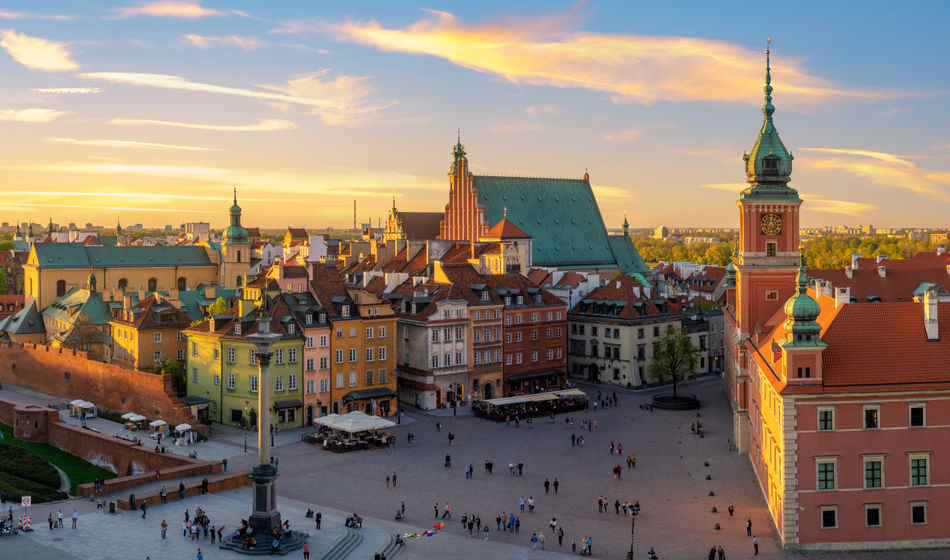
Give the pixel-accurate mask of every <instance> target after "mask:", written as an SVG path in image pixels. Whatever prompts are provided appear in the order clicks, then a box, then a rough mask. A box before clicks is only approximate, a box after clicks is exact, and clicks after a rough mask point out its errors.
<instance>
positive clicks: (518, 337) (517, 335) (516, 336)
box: [515, 331, 521, 342]
mask: <svg viewBox="0 0 950 560" xmlns="http://www.w3.org/2000/svg"><path fill="white" fill-rule="evenodd" d="M515 342H521V331H518V332H516V333H515Z"/></svg>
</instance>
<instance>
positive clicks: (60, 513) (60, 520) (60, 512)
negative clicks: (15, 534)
mask: <svg viewBox="0 0 950 560" xmlns="http://www.w3.org/2000/svg"><path fill="white" fill-rule="evenodd" d="M10 517H13V516H12V514H11V516H10ZM56 521H57V523H59V528H60V529H62V528H63V526H64V525H63V510H58V511H57V512H56Z"/></svg>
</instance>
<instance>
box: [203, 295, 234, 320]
mask: <svg viewBox="0 0 950 560" xmlns="http://www.w3.org/2000/svg"><path fill="white" fill-rule="evenodd" d="M228 309H229V307H228V300H226V299H224V298H223V297H219V298H218V299H216V300H214V303H212V304H211V305H209V306H208V310H207V311H206V312H205V316H206V317H211V316H212V315H220V314H221V313H225V312H226V311H227V310H228Z"/></svg>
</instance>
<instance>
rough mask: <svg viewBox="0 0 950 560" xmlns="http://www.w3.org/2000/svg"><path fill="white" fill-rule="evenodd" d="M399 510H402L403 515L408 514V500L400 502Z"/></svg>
mask: <svg viewBox="0 0 950 560" xmlns="http://www.w3.org/2000/svg"><path fill="white" fill-rule="evenodd" d="M399 510H400V512H401V514H402V516H403V517H405V516H406V502H401V503H400V506H399Z"/></svg>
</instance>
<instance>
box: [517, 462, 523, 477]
mask: <svg viewBox="0 0 950 560" xmlns="http://www.w3.org/2000/svg"><path fill="white" fill-rule="evenodd" d="M523 470H524V463H522V462H521V461H518V476H521V472H522V471H523Z"/></svg>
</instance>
